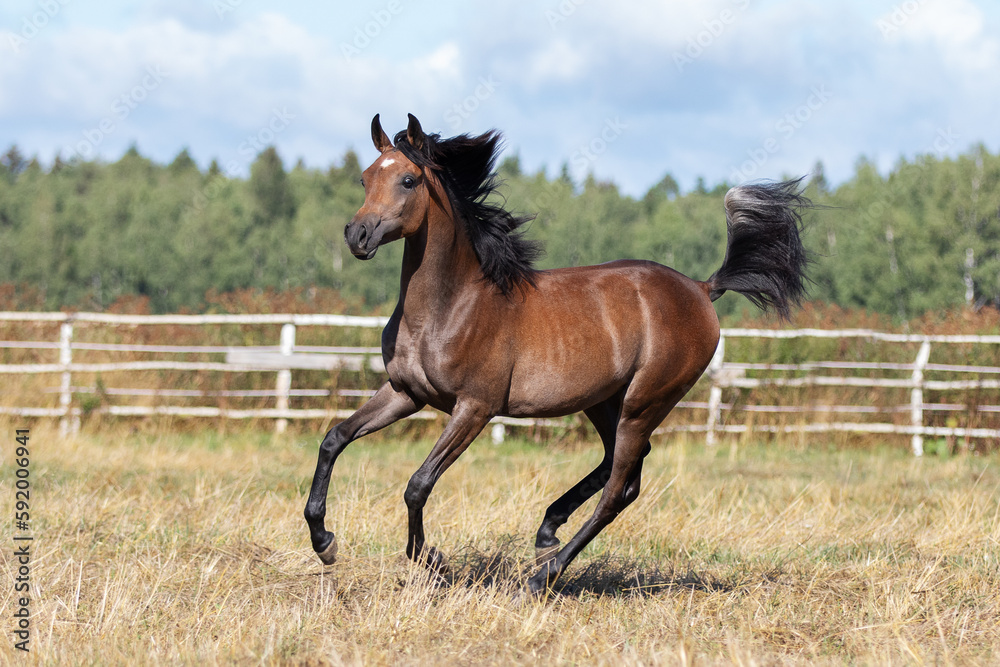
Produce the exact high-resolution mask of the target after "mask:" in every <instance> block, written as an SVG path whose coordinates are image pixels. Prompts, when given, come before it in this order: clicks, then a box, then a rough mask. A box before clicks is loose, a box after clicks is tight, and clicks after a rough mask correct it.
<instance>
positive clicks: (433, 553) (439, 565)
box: [427, 547, 451, 575]
mask: <svg viewBox="0 0 1000 667" xmlns="http://www.w3.org/2000/svg"><path fill="white" fill-rule="evenodd" d="M427 567H428V568H430V569H431V570H433V571H434V572H436V573H437V574H440V575H446V574H448V573H449V572H450V571H451V569H450V568H449V567H448V561H447V560H445V557H444V554H442V553H441V552H440V551H438V550H437V548H436V547H431V548H429V549H428V550H427Z"/></svg>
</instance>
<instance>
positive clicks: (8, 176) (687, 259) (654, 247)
mask: <svg viewBox="0 0 1000 667" xmlns="http://www.w3.org/2000/svg"><path fill="white" fill-rule="evenodd" d="M499 172H500V176H501V177H502V179H503V180H504V182H505V183H504V186H503V187H502V188H501V191H502V193H503V196H504V197H505V199H506V206H507V207H508V208H509V209H511V210H513V211H515V212H518V213H527V214H531V215H534V216H535V218H534V220H533V222H531V223H530V225H529V229H528V235H529V236H530V237H532V238H536V239H539V240H541V241H542V242H543V243H544V245H545V248H546V255H545V258H544V259H543V260H542V262H541V268H550V267H557V266H571V265H583V264H596V263H600V262H605V261H609V260H613V259H619V258H625V257H634V258H644V259H652V260H655V261H657V262H660V263H663V264H666V265H668V266H672V267H674V268H676V269H677V270H678V271H681V272H682V273H685V274H687V275H689V276H691V277H693V278H697V279H702V280H704V279H706V278H708V276H709V275H711V273H712V272H713V271H714V270H715V269H716V268H718V266H719V264H720V263H721V261H722V255H723V252H724V249H725V234H726V228H725V221H724V213H723V208H722V199H723V196H724V194H725V192H726V191H727V190H728V188H729V187H730V185H729V184H727V183H720V184H718V185H716V186H714V187H711V188H709V187H707V186H706V185H705V184H704V181H702V180H699V181H698V184H697V186H696V187H695V188H694V189H692V190H691V191H688V192H682V191H681V189H680V188H679V187H678V184H677V182H676V180H675V179H674V178H673V177H672V176H671V175H670V174H666V175H665V176H664V177H663V178H662V179H661V180H660V181H659V182H658V183H657V184H656V185H654V186H653V187H651V188H650V189H649V190H648V191H647V192H646V193H645V194H644V195H643V196H642V197H640V198H636V197H631V196H628V195H624V194H622V193H621V192H620V191H619V190H618V188H617V186H616V185H615V184H614V183H612V182H606V181H600V180H597V179H595V178H593V177H588V178H586V179H585V180H584V181H583V182H582V183H576V182H574V181H573V180H572V179H571V178H570V177H569V175H568V169H567V168H566V167H565V166H563V168H562V170H561V172H560V173H559V174H558V175H553V176H549V175H548V174H547V173H546V171H545V170H544V169H543V170H540V171H537V172H535V173H528V172H526V171H524V170H522V168H521V165H520V161H519V159H518V156H517V155H516V154H515V155H511V156H508V157H506V158H505V159H504V160H503V162H502V163H501V164H500V167H499ZM360 176H361V165H360V164H359V160H358V156H357V155H356V154H355V153H354V152H352V151H348V152H347V153H346V154H345V155H344V156H343V158H342V159H341V160H340V161H339V163H338V164H335V165H333V166H331V167H330V168H328V169H325V170H323V169H314V168H307V167H305V166H304V165H303V164H302V163H301V162H300V163H299V164H297V165H296V166H295V167H294V168H292V169H290V170H289V169H286V168H285V166H284V164H283V162H282V159H281V157H280V156H279V154H278V152H277V151H276V150H275V149H274V148H273V147H271V148H267V149H266V150H264V151H262V152H261V153H260V154H259V155H258V156H257V157H256V159H255V160H254V162H253V164H252V165H251V170H250V176H249V178H246V179H240V178H230V177H228V176H226V175H225V173H224V172H223V171H221V170H220V168H219V166H218V164H217V163H215V162H213V163H212V164H211V165H210V166H209V168H208V169H206V170H203V169H200V168H199V167H198V165H197V164H196V163H195V162H194V160H192V159H191V157H190V155H189V154H188V152H187V150H183V151H181V152H180V153H179V154H178V155H177V156H176V158H175V159H174V160H173V161H172V162H170V164H157V163H155V162H153V161H152V160H150V159H148V158H147V157H144V156H143V155H141V153H140V152H139V151H138V150H137V149H136V148H135V147H132V148H130V149H129V150H128V151H127V152H126V153H125V154H124V155H123V156H122V157H121V158H120V159H119V160H117V161H116V162H111V163H107V162H100V161H83V160H79V159H74V160H71V161H63V160H61V159H58V158H57V159H56V160H55V162H54V163H53V164H52V165H51V167H49V168H47V169H46V168H43V167H42V166H41V165H40V164H39V162H38V161H37V160H36V159H27V158H25V157H24V156H23V155H22V154H21V153H20V151H19V150H18V149H17V147H16V146H12V147H10V149H8V150H7V152H6V153H4V154H3V156H2V157H0V248H2V250H3V258H4V261H3V262H0V284H6V285H8V286H10V285H14V286H16V288H17V289H18V290H21V291H31V292H32V293H33V294H36V295H37V301H39V302H41V304H42V305H43V306H44V307H45V308H48V309H60V308H79V309H88V310H89V309H95V310H101V309H105V308H107V307H109V306H110V305H111V304H113V303H115V302H116V301H118V300H120V299H123V298H126V299H127V298H132V297H145V298H148V299H149V303H150V306H151V309H152V310H153V311H154V312H174V311H181V310H184V311H193V312H198V311H203V310H205V309H206V308H209V307H210V303H211V302H212V299H211V298H209V295H212V294H215V295H218V294H220V293H226V292H233V291H237V290H246V289H261V290H265V289H268V290H278V291H282V290H289V289H294V288H304V289H309V288H314V287H316V288H326V289H334V290H337V291H339V292H340V294H341V295H343V297H344V298H345V299H348V300H352V301H354V302H357V303H361V304H363V307H365V308H368V309H374V308H376V307H380V306H384V305H385V304H389V303H394V302H395V299H396V297H397V295H398V287H399V285H398V280H399V265H400V259H401V251H402V247H401V244H391V245H389V246H387V247H385V248H383V249H382V251H381V252H380V253H379V255H378V257H377V258H376V259H375V260H373V261H371V262H359V261H357V260H355V259H354V258H353V257H351V255H350V253H349V252H348V251H347V249H346V247H345V246H344V243H343V229H344V226H345V225H346V224H347V222H348V221H349V220H350V218H351V216H353V215H354V213H355V212H356V211H357V209H358V208H359V207H360V206H361V204H362V202H363V200H364V191H363V189H362V187H361V185H360V183H359V180H360ZM803 185H804V187H805V194H806V195H807V196H808V197H810V198H811V199H812V200H813V202H814V203H815V204H817V205H818V208H816V209H814V210H811V211H809V212H808V213H807V215H806V216H805V217H806V224H807V229H806V233H805V242H806V244H807V246H808V247H809V248H810V250H812V252H813V253H814V257H815V262H814V264H813V267H812V271H811V276H812V278H813V280H814V284H813V285H812V287H811V289H810V298H811V299H815V300H819V301H825V302H828V303H833V304H837V305H838V306H840V307H844V308H864V309H868V310H870V311H873V312H878V313H884V314H888V315H891V316H892V317H894V318H899V319H908V318H913V317H918V316H920V315H921V314H923V313H925V312H927V311H932V310H942V309H957V308H961V307H966V306H971V307H982V306H984V305H993V306H1000V155H996V154H992V153H990V152H989V151H988V150H987V149H986V148H985V147H984V146H982V145H977V146H973V147H971V148H970V149H968V150H967V151H966V152H964V153H962V154H961V155H958V156H957V157H955V158H942V157H939V156H936V155H933V154H928V155H922V156H918V157H916V158H914V159H912V160H902V159H901V160H900V161H899V162H898V163H897V164H896V165H895V167H894V168H893V169H892V170H891V172H890V173H889V174H888V175H886V176H883V175H882V174H880V173H879V172H878V170H877V169H876V168H875V166H874V164H873V163H872V162H871V161H869V160H867V159H864V158H861V159H859V160H858V161H857V164H856V166H855V170H854V173H853V175H852V177H851V178H850V179H849V180H848V181H846V182H845V183H843V184H840V185H839V186H837V187H835V188H834V187H831V186H830V185H829V184H828V183H827V181H826V179H825V177H824V174H823V167H822V164H821V163H817V165H816V166H815V167H814V169H813V170H812V173H811V174H810V175H809V176H808V177H807V179H806V180H804V181H803ZM718 305H719V308H720V312H721V313H722V314H723V315H727V314H729V315H733V314H736V313H737V312H740V311H742V310H743V309H745V308H746V304H745V302H744V301H743V300H741V299H738V298H734V297H729V296H727V297H723V299H722V300H721V301H720V302H719V304H718Z"/></svg>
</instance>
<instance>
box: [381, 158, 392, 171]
mask: <svg viewBox="0 0 1000 667" xmlns="http://www.w3.org/2000/svg"><path fill="white" fill-rule="evenodd" d="M395 162H396V160H395V158H391V157H387V158H386V159H384V160H382V165H381V166H380V167H379V169H384V168H386V167H388V166H389V165H390V164H393V163H395Z"/></svg>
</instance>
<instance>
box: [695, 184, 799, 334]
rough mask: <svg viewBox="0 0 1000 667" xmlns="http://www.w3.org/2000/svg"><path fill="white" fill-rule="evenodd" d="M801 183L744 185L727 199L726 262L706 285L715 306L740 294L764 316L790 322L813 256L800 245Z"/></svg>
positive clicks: (734, 189)
mask: <svg viewBox="0 0 1000 667" xmlns="http://www.w3.org/2000/svg"><path fill="white" fill-rule="evenodd" d="M801 181H802V179H801V178H800V179H796V180H792V181H784V182H781V183H754V184H750V185H740V186H737V187H735V188H733V189H731V190H730V191H729V192H727V193H726V226H727V228H728V237H729V239H728V242H727V243H726V259H725V260H723V262H722V266H721V267H719V270H718V271H716V272H715V273H714V274H713V275H712V277H711V278H709V279H708V280H707V281H706V284H707V285H708V287H709V290H710V291H709V298H711V299H712V301H715V300H716V299H718V298H719V297H720V296H722V295H723V294H725V293H726V291H727V290H732V291H734V292H739V293H740V294H742V295H743V296H745V297H746V298H748V299H750V301H751V302H752V303H753V304H754V305H755V306H757V307H758V308H760V309H762V310H776V311H778V314H780V315H781V316H782V317H783V318H787V317H788V313H789V308H790V306H793V305H796V304H798V303H799V302H800V301H801V300H802V297H803V296H804V295H805V283H806V282H807V280H808V279H807V277H806V266H807V265H808V264H809V253H808V252H807V251H806V249H805V247H804V246H803V245H802V240H801V239H800V232H801V231H802V214H801V211H802V209H805V208H809V207H811V206H812V202H810V201H809V200H808V199H806V198H805V197H803V196H802V195H801V194H799V183H800V182H801Z"/></svg>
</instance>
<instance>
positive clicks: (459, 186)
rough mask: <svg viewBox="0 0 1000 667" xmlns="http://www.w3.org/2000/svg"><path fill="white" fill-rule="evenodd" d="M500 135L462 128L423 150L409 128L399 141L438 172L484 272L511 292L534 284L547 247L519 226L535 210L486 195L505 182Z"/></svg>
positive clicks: (431, 137)
mask: <svg viewBox="0 0 1000 667" xmlns="http://www.w3.org/2000/svg"><path fill="white" fill-rule="evenodd" d="M500 138H501V137H500V133H499V132H497V131H496V130H490V131H489V132H486V133H485V134H481V135H479V136H477V137H472V136H469V135H468V134H460V135H459V136H457V137H452V138H450V139H441V136H440V135H438V134H428V135H425V139H424V147H423V149H422V150H421V149H417V148H415V147H414V146H413V145H411V144H410V142H409V140H407V138H406V131H405V130H404V131H402V132H400V133H398V134H397V135H396V137H395V139H394V141H393V143H394V144H395V145H396V148H397V149H398V150H399V151H400V152H401V153H402V154H403V155H405V156H406V158H407V159H408V160H410V161H411V162H413V163H414V164H415V165H417V166H419V167H427V168H429V169H432V170H433V171H434V172H435V173H436V174H437V176H438V178H440V180H441V182H442V183H443V184H444V187H445V190H446V191H447V193H448V198H449V199H450V200H451V205H452V208H453V209H454V210H455V213H456V214H457V216H458V217H459V218H460V219H461V220H462V221H463V222H464V223H465V230H466V233H467V234H468V235H469V240H470V241H471V242H472V248H473V250H474V251H475V253H476V257H477V258H478V259H479V266H480V267H481V268H482V271H483V276H484V277H485V278H486V279H487V280H489V281H490V282H492V283H493V284H494V285H496V286H497V289H499V290H500V292H501V293H503V294H504V295H508V296H509V295H510V294H511V293H513V291H514V289H515V288H516V287H518V286H519V285H521V284H522V283H527V284H529V285H534V277H535V273H536V270H535V269H534V268H533V266H532V263H533V262H534V261H535V260H536V259H537V258H538V257H539V256H540V255H541V254H542V247H541V244H540V243H538V242H537V241H529V240H528V239H526V238H524V231H523V230H520V229H519V228H520V227H521V226H522V225H523V224H524V223H526V222H528V221H529V220H531V219H532V218H533V216H516V215H514V214H512V213H511V212H510V211H507V210H505V209H504V208H503V206H498V205H496V204H491V203H487V201H486V200H487V198H489V196H490V195H491V194H493V193H494V192H495V191H496V189H497V187H498V186H499V185H500V180H499V178H498V177H497V175H496V173H495V172H494V166H495V164H496V160H497V155H498V154H499V152H500Z"/></svg>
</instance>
